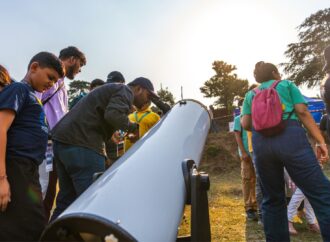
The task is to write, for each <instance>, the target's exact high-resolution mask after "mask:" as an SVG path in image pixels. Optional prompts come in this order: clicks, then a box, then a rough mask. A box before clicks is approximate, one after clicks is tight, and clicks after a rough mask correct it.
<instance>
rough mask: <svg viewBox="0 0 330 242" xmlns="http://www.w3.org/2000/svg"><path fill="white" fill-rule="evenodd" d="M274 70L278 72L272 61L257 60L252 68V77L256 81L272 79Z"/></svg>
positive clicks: (261, 81)
mask: <svg viewBox="0 0 330 242" xmlns="http://www.w3.org/2000/svg"><path fill="white" fill-rule="evenodd" d="M274 72H275V73H279V72H278V69H277V67H276V66H275V65H274V64H272V63H267V62H264V61H259V62H258V63H257V64H256V65H255V68H254V77H255V79H256V81H257V82H258V83H263V82H266V81H269V80H273V79H274Z"/></svg>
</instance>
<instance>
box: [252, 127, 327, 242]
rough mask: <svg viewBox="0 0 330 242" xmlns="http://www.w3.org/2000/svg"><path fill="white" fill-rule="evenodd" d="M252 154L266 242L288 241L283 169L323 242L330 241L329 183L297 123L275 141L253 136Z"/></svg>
mask: <svg viewBox="0 0 330 242" xmlns="http://www.w3.org/2000/svg"><path fill="white" fill-rule="evenodd" d="M252 141H253V142H252V143H253V151H254V157H255V163H256V168H257V173H258V175H259V177H260V181H261V189H262V194H263V203H262V216H263V223H264V231H265V235H266V240H267V241H289V240H290V237H289V231H288V217H287V208H286V200H285V184H284V171H283V168H284V167H285V168H286V170H287V171H288V173H289V175H290V177H291V178H292V180H293V181H294V182H295V184H296V185H297V186H298V187H299V188H300V189H301V190H302V192H303V193H304V194H305V196H306V197H307V198H308V200H309V201H310V203H311V205H312V207H313V209H314V212H315V214H316V217H317V219H318V222H319V225H320V228H321V234H322V237H323V240H324V241H330V182H329V180H328V178H326V176H325V175H324V173H323V171H322V169H321V167H320V165H319V163H318V161H317V159H316V157H315V154H314V152H313V150H312V147H311V145H310V144H309V142H308V140H307V137H306V133H305V130H304V129H303V128H302V127H301V126H300V125H299V123H298V122H296V121H290V122H288V126H287V127H286V130H285V131H284V132H283V133H281V134H280V135H277V136H275V137H264V136H263V135H261V134H260V133H257V132H253V136H252Z"/></svg>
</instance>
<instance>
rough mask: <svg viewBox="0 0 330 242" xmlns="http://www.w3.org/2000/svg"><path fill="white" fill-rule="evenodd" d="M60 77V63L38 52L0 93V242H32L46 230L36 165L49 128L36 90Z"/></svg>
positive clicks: (46, 86)
mask: <svg viewBox="0 0 330 242" xmlns="http://www.w3.org/2000/svg"><path fill="white" fill-rule="evenodd" d="M63 75H64V72H63V67H62V63H61V61H60V60H59V59H58V58H57V57H56V56H55V55H53V54H51V53H48V52H40V53H39V54H37V55H35V56H34V57H33V58H32V59H31V61H30V63H29V66H28V72H27V74H26V76H25V78H24V79H23V81H22V82H15V83H13V84H10V85H8V86H6V87H5V88H4V89H3V90H2V92H1V93H0V124H1V126H0V241H22V240H33V241H36V240H38V239H39V237H40V235H41V232H42V231H43V229H44V227H45V224H46V220H45V215H44V210H43V206H42V198H41V187H40V183H39V175H38V166H39V164H40V163H41V162H42V161H43V159H44V155H45V151H46V145H47V139H48V126H47V122H46V118H45V113H44V111H43V108H42V105H41V102H40V100H38V98H37V97H36V95H35V93H34V91H38V92H43V91H45V90H47V89H49V88H50V87H51V86H53V85H54V83H55V82H56V81H57V80H58V79H59V78H61V77H63Z"/></svg>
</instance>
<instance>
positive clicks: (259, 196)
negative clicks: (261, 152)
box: [252, 153, 263, 219]
mask: <svg viewBox="0 0 330 242" xmlns="http://www.w3.org/2000/svg"><path fill="white" fill-rule="evenodd" d="M252 163H253V166H254V169H255V170H256V164H255V158H254V154H253V153H252ZM262 198H263V196H262V191H261V183H260V177H259V175H258V173H257V171H256V200H257V204H258V216H259V219H262V213H261V206H262Z"/></svg>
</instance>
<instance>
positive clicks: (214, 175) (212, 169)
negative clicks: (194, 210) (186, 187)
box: [179, 131, 330, 241]
mask: <svg viewBox="0 0 330 242" xmlns="http://www.w3.org/2000/svg"><path fill="white" fill-rule="evenodd" d="M200 170H203V171H205V172H207V173H209V175H210V180H211V188H210V191H209V212H210V220H211V231H212V241H264V234H263V228H262V226H261V225H258V223H257V222H251V221H247V220H246V216H245V212H244V205H243V198H242V190H241V178H240V161H239V158H238V156H237V148H236V144H235V140H234V137H233V134H232V133H229V132H227V131H221V132H220V133H217V134H210V135H209V137H208V141H207V144H206V147H205V151H204V155H203V161H202V166H201V167H200ZM325 172H326V174H327V175H328V177H330V165H329V163H328V164H327V165H325ZM295 227H296V229H297V231H298V232H299V234H298V236H294V237H293V236H292V237H291V240H292V241H322V239H321V237H320V235H318V234H314V233H311V232H310V231H308V230H307V228H306V224H305V221H304V224H295ZM189 233H190V207H186V212H185V216H184V219H183V223H182V225H181V226H180V228H179V235H185V234H189Z"/></svg>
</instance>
